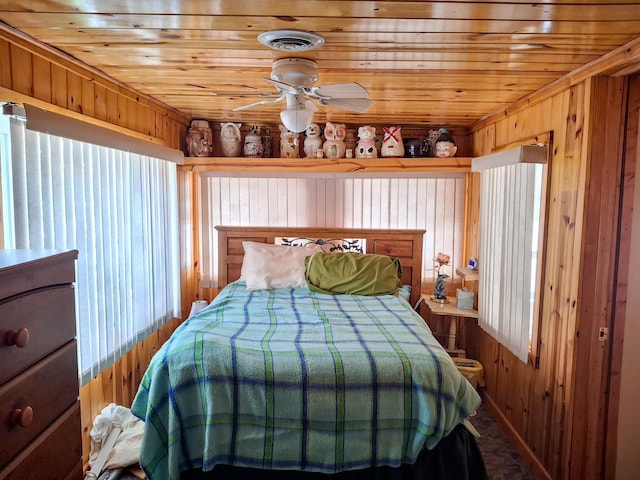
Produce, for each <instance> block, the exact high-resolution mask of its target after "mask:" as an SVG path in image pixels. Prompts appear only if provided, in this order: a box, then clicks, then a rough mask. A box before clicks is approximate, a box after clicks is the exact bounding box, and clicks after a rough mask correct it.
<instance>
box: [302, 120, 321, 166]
mask: <svg viewBox="0 0 640 480" xmlns="http://www.w3.org/2000/svg"><path fill="white" fill-rule="evenodd" d="M321 134H322V131H321V129H320V125H318V124H317V123H310V124H309V126H308V127H307V129H306V130H305V135H306V136H305V139H304V156H305V157H307V158H313V157H317V155H316V150H317V149H319V148H321V147H322V137H321V136H320V135H321Z"/></svg>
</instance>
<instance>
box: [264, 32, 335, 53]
mask: <svg viewBox="0 0 640 480" xmlns="http://www.w3.org/2000/svg"><path fill="white" fill-rule="evenodd" d="M258 41H259V42H260V43H261V44H263V45H265V46H267V47H269V48H272V49H273V50H280V51H281V52H306V51H308V50H313V49H314V48H318V47H319V46H321V45H323V44H324V38H323V37H322V36H321V35H318V34H317V33H313V32H308V31H306V30H269V31H268V32H264V33H261V34H260V35H258Z"/></svg>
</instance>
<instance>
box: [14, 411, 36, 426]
mask: <svg viewBox="0 0 640 480" xmlns="http://www.w3.org/2000/svg"><path fill="white" fill-rule="evenodd" d="M32 421H33V408H31V407H28V406H27V407H24V409H20V408H16V409H15V410H14V411H13V413H11V425H20V426H21V427H28V426H29V425H31V422H32Z"/></svg>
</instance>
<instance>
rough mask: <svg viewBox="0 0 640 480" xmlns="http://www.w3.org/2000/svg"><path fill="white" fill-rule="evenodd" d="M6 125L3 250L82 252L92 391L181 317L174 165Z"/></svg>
mask: <svg viewBox="0 0 640 480" xmlns="http://www.w3.org/2000/svg"><path fill="white" fill-rule="evenodd" d="M0 123H2V125H3V127H2V128H0V142H2V146H0V155H2V157H1V158H0V161H1V163H0V172H1V173H2V206H3V222H4V228H3V237H4V244H5V248H31V249H40V248H56V249H77V250H78V251H79V256H78V261H77V264H76V265H77V274H76V278H77V282H76V292H77V293H76V316H77V334H78V350H79V357H80V358H79V365H80V373H81V375H82V384H84V383H86V382H87V381H88V380H90V379H91V378H92V377H93V376H94V375H96V374H97V373H98V372H100V371H101V370H102V369H104V368H105V367H107V366H109V365H111V364H112V363H113V361H114V360H115V359H117V358H119V357H121V356H122V355H123V354H124V353H126V352H127V351H128V350H129V349H130V348H131V347H132V346H133V345H135V343H137V342H138V341H139V340H140V339H142V338H144V337H145V336H147V335H148V334H149V333H150V332H152V331H153V330H155V329H157V327H158V326H159V325H161V324H162V323H164V322H166V321H167V320H169V319H170V318H172V317H174V316H179V311H180V287H179V278H180V277H179V262H178V253H179V252H178V240H177V231H178V229H177V222H178V219H177V180H176V166H175V164H174V163H171V162H167V161H163V160H159V159H156V158H151V157H146V156H142V155H137V154H131V153H128V152H124V151H120V150H114V149H109V148H105V147H99V146H96V145H91V144H88V143H82V142H77V141H74V140H69V139H65V138H61V137H55V136H51V135H46V134H42V133H36V132H33V131H30V130H27V129H26V128H25V126H24V120H20V119H18V118H11V119H10V120H9V119H8V117H6V116H0ZM7 131H9V132H10V135H6V134H5V135H3V134H2V132H7ZM9 143H10V145H8V144H9Z"/></svg>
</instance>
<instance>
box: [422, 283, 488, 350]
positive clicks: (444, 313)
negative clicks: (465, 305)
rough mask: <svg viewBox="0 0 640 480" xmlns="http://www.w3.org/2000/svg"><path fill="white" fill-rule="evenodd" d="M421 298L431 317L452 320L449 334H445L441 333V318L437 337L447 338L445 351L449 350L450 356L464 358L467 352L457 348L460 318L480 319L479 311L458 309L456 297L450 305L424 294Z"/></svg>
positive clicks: (451, 300)
mask: <svg viewBox="0 0 640 480" xmlns="http://www.w3.org/2000/svg"><path fill="white" fill-rule="evenodd" d="M421 297H422V299H423V301H424V303H425V305H427V307H428V308H429V313H430V314H431V315H437V316H440V317H450V319H451V320H450V323H449V331H448V332H447V333H443V332H442V331H441V326H442V321H441V320H442V318H439V319H438V329H437V331H436V332H435V335H436V336H446V337H447V342H446V347H445V349H446V350H447V352H449V355H451V356H452V357H464V356H465V351H464V350H463V349H460V348H457V345H456V336H457V334H458V318H459V317H460V318H478V311H477V310H470V309H469V310H468V309H462V308H457V307H456V299H455V297H451V299H449V303H440V302H439V301H437V300H433V299H432V295H431V294H426V293H423V294H422V295H421Z"/></svg>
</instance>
